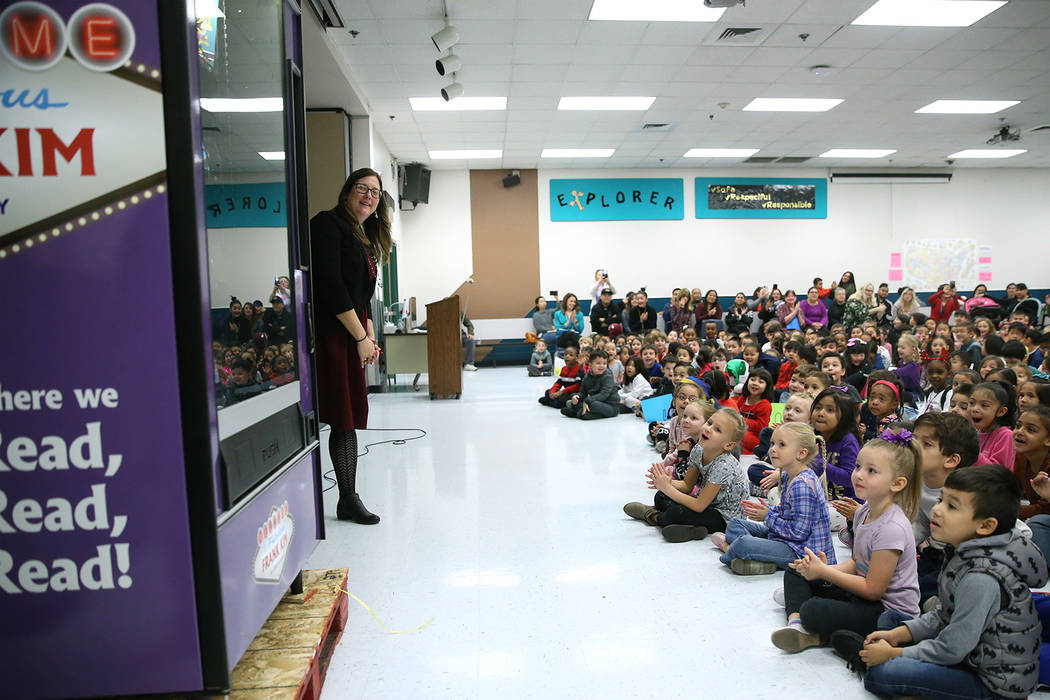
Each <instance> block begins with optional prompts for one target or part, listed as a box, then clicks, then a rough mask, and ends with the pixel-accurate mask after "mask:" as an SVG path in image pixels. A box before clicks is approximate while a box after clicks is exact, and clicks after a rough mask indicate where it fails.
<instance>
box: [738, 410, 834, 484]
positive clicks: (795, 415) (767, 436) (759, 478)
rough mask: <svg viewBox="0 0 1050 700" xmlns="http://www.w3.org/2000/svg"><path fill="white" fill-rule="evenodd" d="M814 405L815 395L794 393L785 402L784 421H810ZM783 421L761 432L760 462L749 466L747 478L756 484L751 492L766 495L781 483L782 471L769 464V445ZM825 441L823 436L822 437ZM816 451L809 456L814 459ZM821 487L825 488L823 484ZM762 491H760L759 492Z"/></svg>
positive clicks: (756, 452) (756, 453) (757, 454)
mask: <svg viewBox="0 0 1050 700" xmlns="http://www.w3.org/2000/svg"><path fill="white" fill-rule="evenodd" d="M812 407H813V397H812V396H810V395H809V394H804V393H798V394H792V395H791V396H789V397H788V398H787V401H785V402H784V420H783V421H782V423H806V424H808V423H809V413H810V409H811V408H812ZM782 423H778V424H776V425H770V426H769V427H768V428H763V429H762V432H761V433H759V440H758V446H757V447H756V448H755V456H756V457H758V459H759V460H762V461H758V462H753V463H752V464H751V465H750V466H749V467H748V468H747V478H748V480H749V481H750V482H751V484H752V485H753V486H754V488H752V489H751V492H752V493H753V494H754V495H758V496H765V495H766V493H765V492H766V490H767V489H771V488H773V487H774V486H776V485H777V484H779V483H780V471H779V470H778V469H776V468H775V467H773V468H770V465H769V445H770V442H771V441H772V438H773V431H774V430H775V429H776V428H778V427H779V426H780V425H781V424H782ZM821 441H822V442H823V438H821ZM816 454H817V453H816V452H810V454H809V458H810V459H813V457H814V456H815V455H816ZM818 476H819V475H818ZM821 488H824V487H823V486H821ZM758 491H760V493H759V492H758Z"/></svg>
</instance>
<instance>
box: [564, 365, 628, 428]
mask: <svg viewBox="0 0 1050 700" xmlns="http://www.w3.org/2000/svg"><path fill="white" fill-rule="evenodd" d="M608 367H609V357H608V355H606V354H605V351H604V350H595V351H593V352H592V353H591V354H590V366H589V367H588V370H587V373H586V374H585V375H584V377H583V380H582V381H581V382H580V388H579V391H577V392H575V393H573V394H572V395H571V396H570V397H569V399H568V401H567V402H566V403H565V406H563V407H562V409H561V412H562V415H564V416H568V417H570V418H580V419H583V420H594V419H598V418H612V417H613V416H615V415H616V414H617V413H619V412H620V399H619V396H618V395H617V387H616V381H615V380H614V379H613V378H612V374H610V373H609V371H608Z"/></svg>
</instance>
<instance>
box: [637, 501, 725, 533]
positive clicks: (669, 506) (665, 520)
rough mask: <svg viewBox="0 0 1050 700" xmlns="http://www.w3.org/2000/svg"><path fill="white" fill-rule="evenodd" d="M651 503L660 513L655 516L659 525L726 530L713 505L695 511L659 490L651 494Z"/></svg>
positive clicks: (710, 530) (720, 516)
mask: <svg viewBox="0 0 1050 700" xmlns="http://www.w3.org/2000/svg"><path fill="white" fill-rule="evenodd" d="M653 505H654V506H656V509H657V510H658V511H660V514H659V515H657V516H656V523H657V524H658V525H660V526H661V527H663V526H664V525H700V526H701V527H705V528H707V531H708V532H725V531H726V521H725V519H724V518H723V517H722V514H721V513H719V512H718V511H717V510H715V508H714V506H708V507H707V508H705V509H704V510H702V511H700V512H699V513H697V512H696V511H695V510H690V509H688V508H686V507H685V506H683V505H682V504H681V503H675V502H674V501H672V500H671V499H670V497H668V496H667V495H666V494H664V493H663V492H661V491H657V492H656V495H655V496H653Z"/></svg>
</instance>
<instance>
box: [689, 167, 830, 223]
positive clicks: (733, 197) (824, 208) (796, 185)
mask: <svg viewBox="0 0 1050 700" xmlns="http://www.w3.org/2000/svg"><path fill="white" fill-rule="evenodd" d="M696 218H698V219H826V218H828V181H827V180H824V179H816V178H812V179H811V178H790V177H786V178H752V177H698V178H696Z"/></svg>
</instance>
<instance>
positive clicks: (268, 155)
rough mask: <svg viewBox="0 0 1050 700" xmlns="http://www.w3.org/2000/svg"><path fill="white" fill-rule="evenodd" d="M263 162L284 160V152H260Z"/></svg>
mask: <svg viewBox="0 0 1050 700" xmlns="http://www.w3.org/2000/svg"><path fill="white" fill-rule="evenodd" d="M258 154H259V155H261V156H262V157H263V160H284V151H258Z"/></svg>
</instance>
